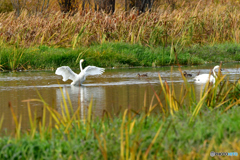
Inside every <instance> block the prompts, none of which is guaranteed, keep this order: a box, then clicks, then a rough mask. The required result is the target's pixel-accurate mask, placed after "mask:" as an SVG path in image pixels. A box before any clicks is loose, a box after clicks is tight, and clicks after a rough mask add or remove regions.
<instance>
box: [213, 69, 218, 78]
mask: <svg viewBox="0 0 240 160" xmlns="http://www.w3.org/2000/svg"><path fill="white" fill-rule="evenodd" d="M213 75H214V77H217V75H216V73H215V69H213Z"/></svg>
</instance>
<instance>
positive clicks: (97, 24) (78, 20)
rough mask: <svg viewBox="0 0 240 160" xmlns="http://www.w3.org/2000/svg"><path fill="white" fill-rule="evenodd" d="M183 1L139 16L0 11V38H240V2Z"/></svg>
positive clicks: (51, 41)
mask: <svg viewBox="0 0 240 160" xmlns="http://www.w3.org/2000/svg"><path fill="white" fill-rule="evenodd" d="M178 5H180V6H181V5H182V7H179V8H178V9H176V10H173V11H170V9H169V8H162V7H161V8H158V9H154V10H152V11H151V12H146V13H143V14H140V15H138V13H137V12H135V11H131V12H130V13H128V14H126V13H125V12H123V11H121V10H117V11H116V12H115V13H114V14H113V15H108V14H105V13H103V12H94V11H91V10H89V11H79V12H78V13H77V14H76V15H74V16H69V15H65V14H62V13H60V12H47V13H43V14H35V15H29V14H28V12H27V11H26V10H25V11H22V13H21V15H20V16H19V17H15V15H14V13H13V12H11V13H2V14H1V15H0V24H1V25H0V35H1V37H0V40H1V41H4V42H6V43H8V44H16V43H18V44H19V45H21V46H25V47H28V46H32V45H49V46H55V47H72V48H75V47H79V46H81V45H90V44H92V43H103V42H105V41H113V42H116V41H120V42H128V43H138V44H147V45H162V46H165V45H171V44H172V43H173V44H177V45H181V46H189V45H192V44H196V43H198V44H206V43H211V44H213V43H223V42H233V43H238V42H239V34H240V30H239V27H238V26H239V25H240V22H239V19H240V11H239V7H238V4H237V2H236V4H234V2H231V3H230V2H229V3H211V2H209V3H206V2H205V1H199V2H198V3H197V4H196V3H193V4H188V3H185V4H183V3H182V4H178Z"/></svg>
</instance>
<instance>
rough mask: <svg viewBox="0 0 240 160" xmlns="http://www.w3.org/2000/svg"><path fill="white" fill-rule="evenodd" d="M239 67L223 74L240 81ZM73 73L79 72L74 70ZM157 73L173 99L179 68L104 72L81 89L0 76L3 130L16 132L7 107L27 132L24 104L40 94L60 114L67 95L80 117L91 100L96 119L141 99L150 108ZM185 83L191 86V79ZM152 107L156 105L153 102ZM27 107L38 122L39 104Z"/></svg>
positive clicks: (41, 74)
mask: <svg viewBox="0 0 240 160" xmlns="http://www.w3.org/2000/svg"><path fill="white" fill-rule="evenodd" d="M213 67H214V65H213V64H211V65H202V66H183V67H182V68H181V69H182V70H185V71H187V72H188V73H191V74H192V75H193V77H194V76H196V75H197V73H198V72H199V71H200V74H203V73H209V71H210V69H212V68H213ZM239 67H240V64H239V63H233V64H230V63H228V64H223V66H222V68H224V69H225V70H224V71H223V72H222V73H223V74H227V75H228V77H229V79H230V80H231V81H234V80H236V79H239V78H240V69H238V68H239ZM76 72H79V71H78V70H76ZM137 73H140V74H143V73H147V75H148V77H147V78H139V77H138V76H137ZM159 73H160V75H161V77H162V79H163V80H164V81H165V80H166V81H167V82H168V83H172V82H173V85H174V88H175V93H176V95H178V94H180V90H181V85H182V83H183V79H182V77H181V74H180V72H179V71H178V67H173V70H172V72H171V67H159V68H128V69H126V68H125V69H106V71H105V73H104V74H103V75H100V76H91V77H88V78H87V80H86V81H85V82H84V84H83V86H81V87H73V86H70V83H71V81H70V80H69V81H67V82H63V81H62V77H61V76H58V75H55V74H54V71H30V72H17V73H13V72H10V73H0V116H2V115H4V122H3V126H2V129H7V130H10V131H11V130H13V129H14V128H15V124H14V121H13V118H12V114H11V111H10V109H9V106H10V105H11V106H12V107H13V109H14V112H15V114H16V115H17V116H18V118H19V117H20V116H21V119H22V122H23V123H22V128H24V129H26V128H28V125H29V124H28V122H29V118H28V110H27V102H24V100H29V99H31V100H33V99H40V96H39V94H40V95H41V96H42V98H43V100H44V101H45V102H46V103H48V104H49V105H50V106H54V107H57V110H58V111H59V112H60V109H61V104H63V95H64V97H65V98H66V95H67V94H66V93H68V94H69V96H70V98H71V104H72V106H73V109H75V110H76V108H77V107H78V106H79V105H80V106H81V115H82V117H84V115H85V114H86V113H87V106H88V105H89V103H90V101H91V99H92V101H93V113H94V115H95V116H102V114H103V111H104V110H106V111H108V112H110V113H119V112H121V111H123V110H124V109H125V108H131V109H133V110H135V111H139V110H141V109H142V108H143V107H144V99H146V100H145V101H146V106H149V105H150V103H151V99H152V97H153V95H154V91H156V93H159V92H160V91H161V87H160V83H159V78H158V74H159ZM187 80H188V82H189V83H193V84H194V82H193V80H192V77H190V78H187ZM194 86H195V90H196V95H197V97H199V96H198V95H199V94H200V89H201V85H197V84H194ZM61 89H62V91H63V92H61ZM38 93H39V94H38ZM145 94H146V96H145ZM163 101H164V100H163ZM67 102H68V100H67ZM153 103H157V100H156V98H155V99H154V100H153ZM163 103H164V102H163ZM30 106H31V108H32V110H33V112H34V113H35V114H36V117H38V118H41V117H42V114H43V104H42V102H37V101H32V102H30ZM157 108H159V107H157ZM158 111H159V109H156V112H158Z"/></svg>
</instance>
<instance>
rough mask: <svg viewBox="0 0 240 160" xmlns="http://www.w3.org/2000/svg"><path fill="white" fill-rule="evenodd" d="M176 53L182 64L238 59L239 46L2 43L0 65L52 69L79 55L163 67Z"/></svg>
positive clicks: (96, 61) (106, 63)
mask: <svg viewBox="0 0 240 160" xmlns="http://www.w3.org/2000/svg"><path fill="white" fill-rule="evenodd" d="M174 48H175V49H176V51H174ZM175 55H177V59H178V62H179V64H181V65H196V64H203V63H205V62H220V61H223V62H231V61H239V60H240V45H239V44H234V43H225V44H216V45H205V46H200V45H193V46H191V47H185V48H181V47H179V46H169V47H150V46H143V45H139V44H133V45H132V44H128V43H107V42H106V43H103V44H95V45H91V46H89V47H79V48H75V49H72V48H54V47H47V46H39V47H30V48H22V47H19V46H15V47H12V46H10V47H9V46H8V45H2V46H0V66H1V69H2V70H29V69H53V70H54V69H56V68H57V67H59V66H64V65H67V66H70V67H71V68H78V66H79V60H80V59H81V58H84V59H85V60H86V63H84V65H89V64H90V65H95V66H99V67H129V66H162V65H174V64H177V61H176V56H175Z"/></svg>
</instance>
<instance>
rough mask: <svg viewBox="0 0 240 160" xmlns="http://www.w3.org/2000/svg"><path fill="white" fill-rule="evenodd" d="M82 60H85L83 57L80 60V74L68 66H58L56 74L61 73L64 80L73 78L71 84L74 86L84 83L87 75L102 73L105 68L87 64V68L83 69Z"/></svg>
mask: <svg viewBox="0 0 240 160" xmlns="http://www.w3.org/2000/svg"><path fill="white" fill-rule="evenodd" d="M82 62H84V60H83V59H81V60H80V70H81V72H80V73H79V74H76V73H75V72H73V71H72V70H71V68H70V67H68V66H62V67H59V68H57V70H56V72H55V74H57V75H61V76H62V77H63V79H62V80H63V81H64V82H65V81H67V80H68V79H70V80H72V83H71V85H73V86H80V85H82V83H83V82H84V81H85V80H86V77H87V76H90V75H100V74H102V73H103V72H104V71H105V69H104V68H99V67H96V66H87V67H86V68H84V69H82Z"/></svg>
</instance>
